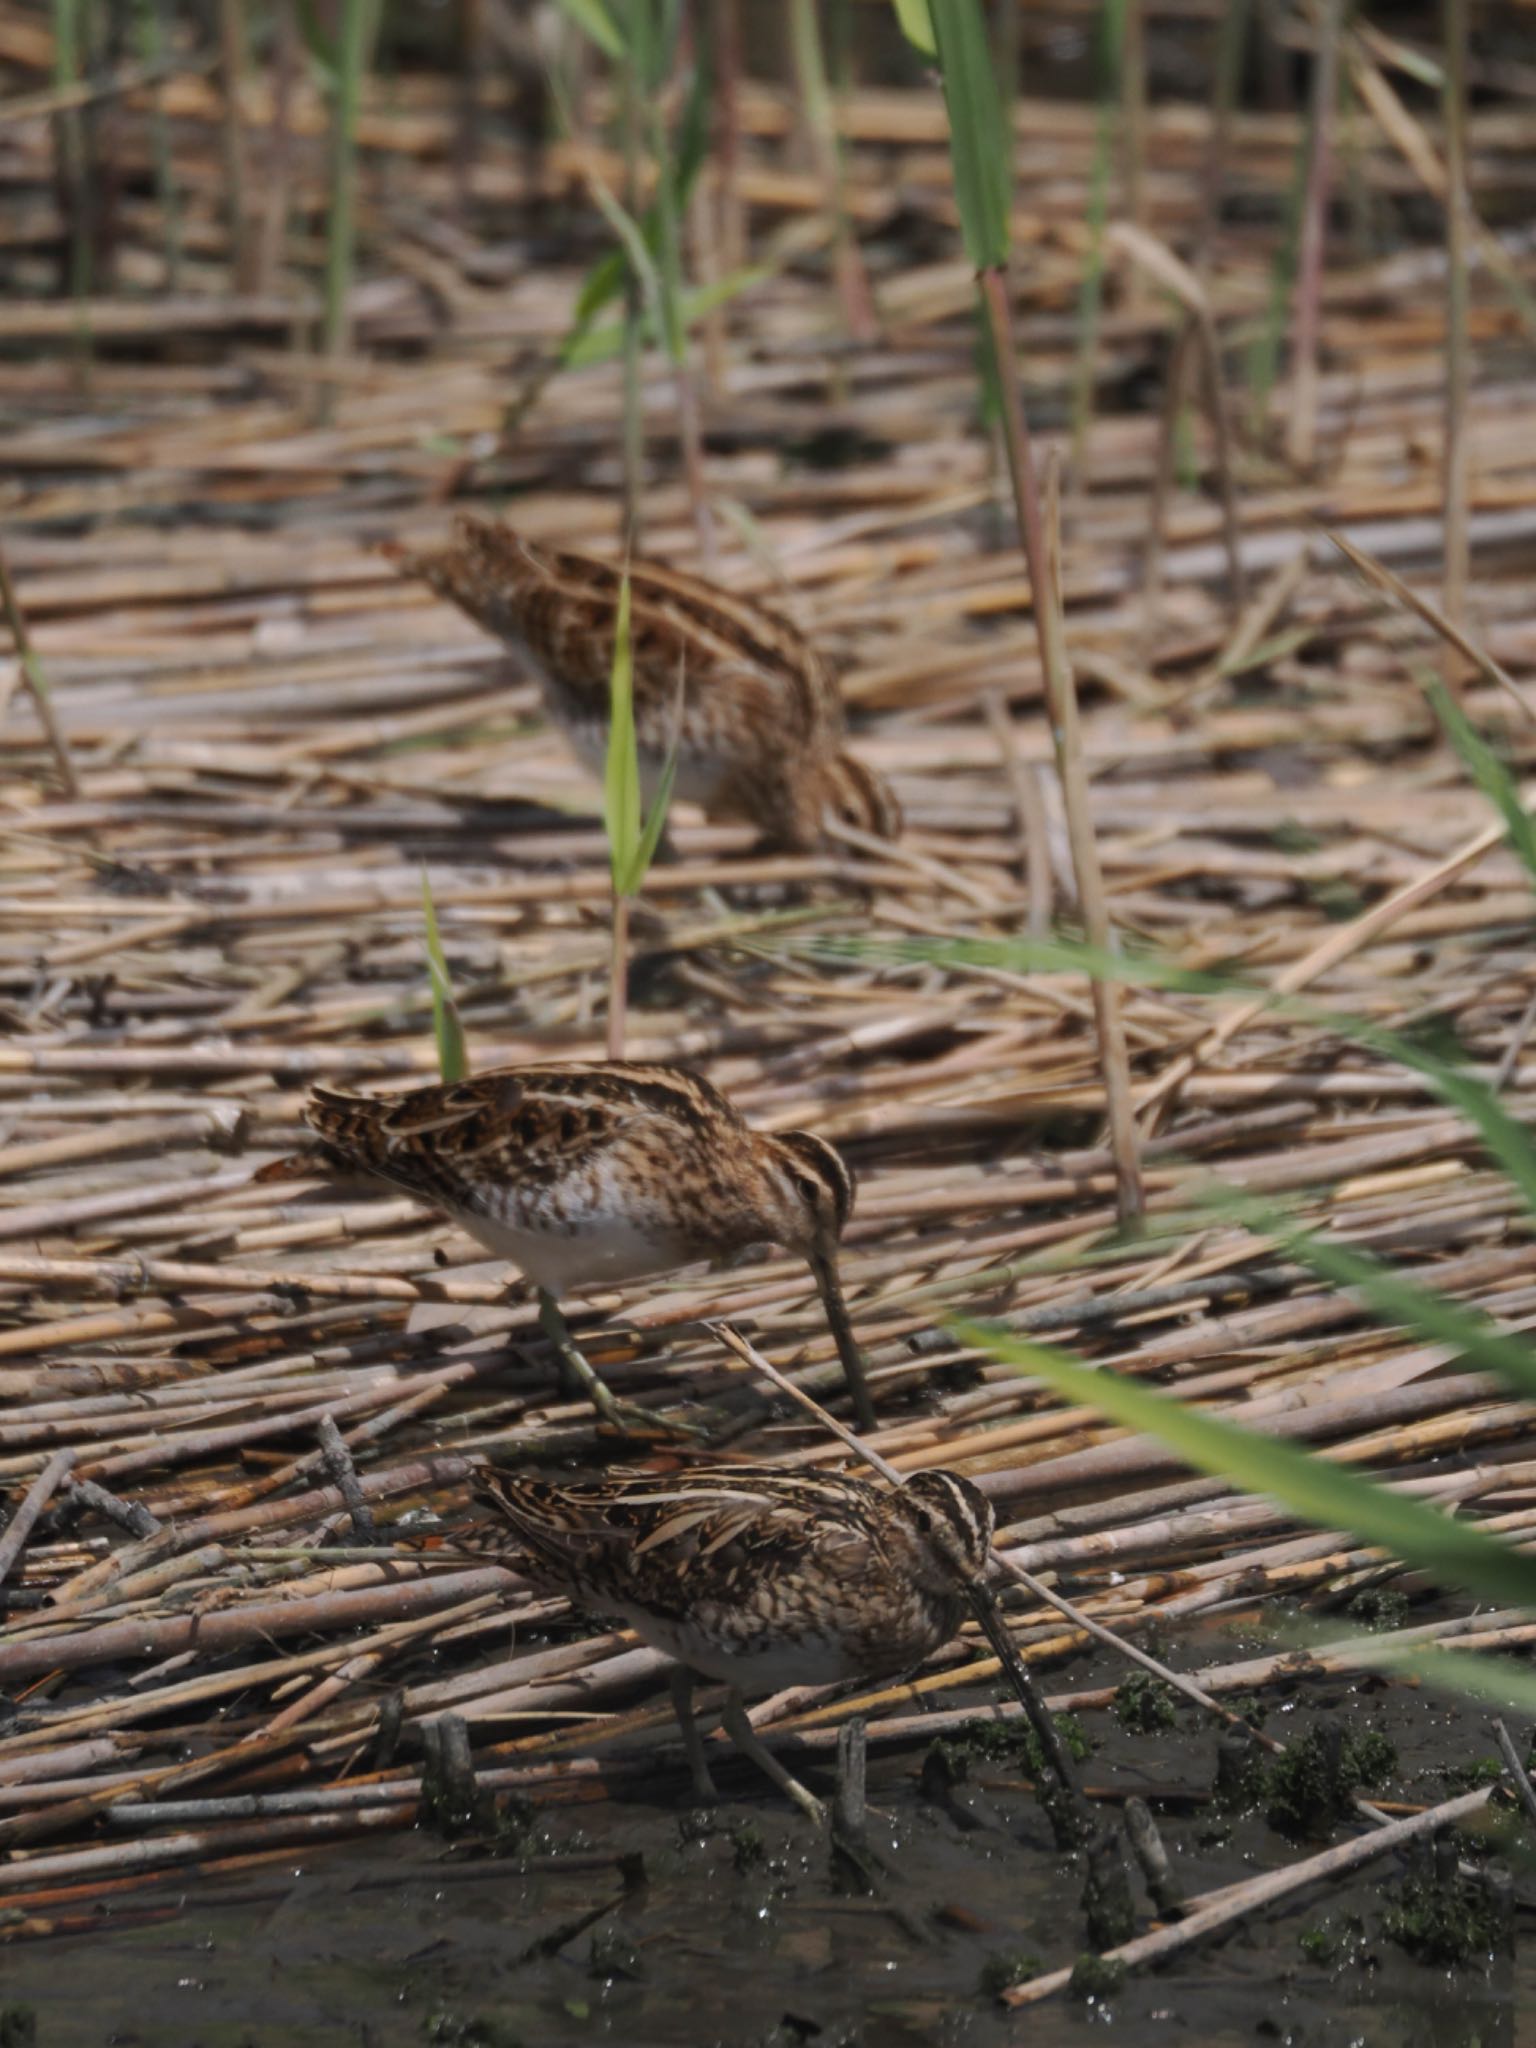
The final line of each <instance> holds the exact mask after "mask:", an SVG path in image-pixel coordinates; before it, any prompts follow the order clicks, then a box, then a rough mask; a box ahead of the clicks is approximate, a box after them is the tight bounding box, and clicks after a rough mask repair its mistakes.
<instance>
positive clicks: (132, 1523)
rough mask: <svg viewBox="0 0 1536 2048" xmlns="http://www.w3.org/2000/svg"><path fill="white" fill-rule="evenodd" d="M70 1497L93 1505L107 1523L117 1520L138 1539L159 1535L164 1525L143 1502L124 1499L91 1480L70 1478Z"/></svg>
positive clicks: (83, 1503)
mask: <svg viewBox="0 0 1536 2048" xmlns="http://www.w3.org/2000/svg"><path fill="white" fill-rule="evenodd" d="M69 1497H70V1500H71V1502H77V1503H78V1504H79V1505H80V1506H81V1507H83V1508H94V1509H95V1511H96V1513H97V1514H98V1515H105V1517H106V1518H107V1520H108V1521H109V1522H116V1524H117V1526H118V1527H119V1528H120V1529H126V1530H127V1531H128V1533H129V1535H130V1536H138V1537H140V1538H141V1539H142V1538H144V1537H149V1536H158V1535H159V1533H160V1531H161V1529H162V1528H163V1527H164V1526H165V1525H164V1524H163V1523H162V1522H161V1521H160V1520H159V1519H158V1518H157V1517H156V1516H154V1515H152V1514H151V1513H150V1512H149V1509H148V1508H147V1507H145V1505H144V1503H143V1502H142V1501H139V1500H123V1499H121V1498H120V1497H119V1496H118V1495H117V1494H115V1493H108V1491H107V1489H106V1488H105V1487H104V1486H98V1485H97V1484H96V1481H95V1480H94V1479H72V1480H71V1481H70V1483H69Z"/></svg>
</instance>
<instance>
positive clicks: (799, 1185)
mask: <svg viewBox="0 0 1536 2048" xmlns="http://www.w3.org/2000/svg"><path fill="white" fill-rule="evenodd" d="M795 1192H796V1194H799V1195H804V1197H805V1199H806V1200H807V1201H808V1202H811V1203H814V1202H815V1200H816V1197H817V1195H818V1194H820V1192H821V1190H820V1188H819V1187H818V1186H817V1185H816V1183H815V1181H813V1180H801V1179H799V1178H798V1177H797V1178H796V1181H795Z"/></svg>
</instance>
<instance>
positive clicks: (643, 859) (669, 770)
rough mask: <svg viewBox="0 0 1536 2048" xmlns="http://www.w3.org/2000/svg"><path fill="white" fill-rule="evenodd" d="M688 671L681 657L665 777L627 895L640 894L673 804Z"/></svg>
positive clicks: (642, 837)
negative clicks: (673, 786)
mask: <svg viewBox="0 0 1536 2048" xmlns="http://www.w3.org/2000/svg"><path fill="white" fill-rule="evenodd" d="M686 680H687V678H686V673H685V670H684V666H683V663H682V661H681V660H679V662H678V664H677V704H676V709H675V711H674V713H673V719H672V744H671V745H670V746H669V747H668V748H667V758H666V760H665V761H663V763H662V764H661V779H660V781H659V782H658V783H657V785H656V796H655V799H654V801H653V802H652V804H651V808H650V812H649V814H648V815H647V817H646V820H645V825H644V828H643V830H642V831H641V834H640V842H639V844H638V845H637V846H636V848H635V857H634V860H633V862H632V863H631V866H630V872H629V878H628V883H627V886H626V888H625V890H624V894H625V895H626V896H637V895H638V894H639V893H640V885H641V883H642V882H643V881H644V880H645V878H646V875H647V873H648V872H649V871H650V865H651V862H652V861H653V860H654V859H655V858H656V849H657V847H658V846H659V845H660V844H661V835H662V832H663V830H664V829H665V827H666V822H667V812H668V810H669V808H670V807H671V803H672V785H673V783H674V782H675V781H676V780H677V754H678V748H679V746H680V745H681V743H682V737H683V688H684V684H685V682H686Z"/></svg>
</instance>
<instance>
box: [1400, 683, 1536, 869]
mask: <svg viewBox="0 0 1536 2048" xmlns="http://www.w3.org/2000/svg"><path fill="white" fill-rule="evenodd" d="M1415 670H1416V673H1417V675H1418V678H1419V683H1420V686H1421V688H1422V689H1423V691H1424V694H1425V696H1426V697H1427V698H1428V699H1429V701H1430V704H1431V705H1432V706H1433V708H1434V713H1435V716H1436V717H1437V718H1438V719H1439V721H1440V723H1441V725H1442V726H1443V727H1444V728H1445V736H1446V738H1447V739H1448V740H1449V741H1450V743H1451V745H1452V746H1453V747H1454V748H1455V749H1456V751H1457V753H1458V754H1460V756H1461V758H1462V761H1463V762H1464V763H1465V765H1466V769H1467V772H1468V774H1469V775H1470V776H1471V777H1472V780H1473V781H1474V782H1475V783H1476V784H1477V786H1478V788H1479V789H1480V790H1481V791H1482V792H1483V794H1484V796H1486V797H1487V798H1489V800H1490V801H1491V802H1492V803H1493V804H1494V805H1495V806H1496V808H1497V809H1498V811H1499V813H1500V815H1501V816H1502V818H1503V820H1504V826H1505V830H1506V831H1507V832H1508V833H1509V843H1510V845H1511V846H1512V847H1513V848H1514V849H1515V852H1516V853H1517V854H1519V856H1520V859H1521V861H1522V862H1523V863H1524V866H1525V871H1526V873H1527V874H1528V875H1529V876H1530V878H1531V880H1532V882H1533V883H1536V824H1533V823H1532V820H1531V814H1530V812H1529V811H1528V810H1527V809H1526V808H1525V805H1524V804H1523V803H1522V802H1521V801H1520V790H1519V787H1518V785H1517V784H1516V782H1515V778H1514V777H1513V776H1512V775H1511V774H1510V772H1509V770H1508V769H1507V768H1506V767H1505V765H1504V763H1503V762H1502V761H1501V760H1500V759H1499V757H1498V755H1497V754H1496V753H1495V752H1494V751H1493V749H1492V747H1490V746H1489V744H1488V742H1487V741H1486V740H1485V739H1484V738H1483V736H1482V734H1481V733H1480V732H1479V731H1478V730H1477V728H1476V726H1474V725H1473V723H1472V721H1471V719H1470V718H1468V716H1467V714H1466V712H1465V711H1463V710H1462V708H1461V706H1460V704H1458V703H1457V701H1456V699H1455V697H1454V696H1453V695H1452V694H1451V692H1450V691H1449V690H1448V689H1447V688H1446V687H1445V684H1444V683H1443V682H1442V681H1441V680H1440V678H1439V676H1437V675H1435V674H1434V673H1433V671H1432V670H1430V669H1428V668H1426V667H1425V666H1424V665H1423V664H1422V663H1416V664H1415Z"/></svg>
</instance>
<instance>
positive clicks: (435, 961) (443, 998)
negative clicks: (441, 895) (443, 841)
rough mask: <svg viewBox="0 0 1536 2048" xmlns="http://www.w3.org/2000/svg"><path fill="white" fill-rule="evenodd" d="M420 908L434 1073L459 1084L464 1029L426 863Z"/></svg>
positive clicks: (465, 1062)
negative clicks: (429, 987) (424, 934)
mask: <svg viewBox="0 0 1536 2048" xmlns="http://www.w3.org/2000/svg"><path fill="white" fill-rule="evenodd" d="M421 909H422V916H423V917H424V919H425V920H426V927H427V973H428V975H429V976H430V977H431V982H432V1035H433V1037H434V1038H435V1039H436V1040H437V1070H438V1072H439V1074H441V1076H442V1078H443V1079H444V1080H445V1081H462V1080H463V1078H464V1076H465V1075H466V1074H467V1073H468V1072H469V1059H468V1056H467V1054H466V1053H465V1050H464V1026H463V1025H462V1024H461V1023H460V1021H459V1008H458V1004H457V1003H456V1002H455V1001H454V999H453V983H452V981H451V980H450V979H449V975H448V962H447V961H446V959H444V957H443V941H442V935H441V933H440V932H439V931H438V928H437V905H436V904H435V903H434V902H433V901H432V883H431V880H430V878H429V877H428V874H427V866H426V862H425V861H423V862H422V866H421Z"/></svg>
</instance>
